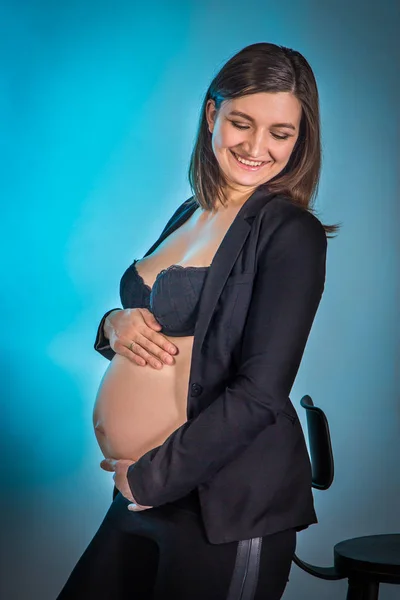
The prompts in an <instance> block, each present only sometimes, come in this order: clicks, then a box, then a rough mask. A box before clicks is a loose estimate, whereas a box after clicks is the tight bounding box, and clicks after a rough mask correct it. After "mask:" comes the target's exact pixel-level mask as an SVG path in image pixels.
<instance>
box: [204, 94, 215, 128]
mask: <svg viewBox="0 0 400 600" xmlns="http://www.w3.org/2000/svg"><path fill="white" fill-rule="evenodd" d="M216 114H217V110H216V108H215V100H211V99H210V100H208V101H207V104H206V119H207V123H208V130H209V132H210V133H212V132H213V131H214V125H215V117H216Z"/></svg>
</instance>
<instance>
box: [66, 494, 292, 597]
mask: <svg viewBox="0 0 400 600" xmlns="http://www.w3.org/2000/svg"><path fill="white" fill-rule="evenodd" d="M128 504H129V501H128V500H127V499H126V498H124V497H123V496H122V495H121V494H120V493H118V494H117V496H116V497H115V499H114V501H113V503H112V505H111V507H110V509H109V510H108V512H107V514H106V516H105V518H104V520H103V522H102V524H101V525H100V528H99V529H98V531H97V533H96V535H95V536H94V538H93V539H92V541H91V542H90V544H89V546H88V547H87V549H86V550H85V552H84V553H83V555H82V557H81V558H80V560H79V561H78V563H77V565H76V566H75V568H74V570H73V571H72V573H71V575H70V577H69V579H68V581H67V583H66V584H65V586H64V588H63V589H62V591H61V593H60V595H59V596H58V598H57V600H125V599H126V600H170V599H171V600H205V599H207V600H279V599H280V598H281V597H282V594H283V592H284V589H285V587H286V584H287V581H288V577H289V572H290V567H291V562H292V556H293V553H294V551H295V546H296V531H295V530H294V529H288V530H285V531H281V532H279V533H275V534H273V535H268V536H264V537H262V538H254V539H252V540H247V541H241V542H229V543H226V544H210V543H209V542H208V541H207V538H206V535H205V531H204V526H203V523H202V520H201V515H200V505H199V499H198V495H197V493H196V492H192V493H191V494H189V495H188V496H186V497H185V498H181V499H179V500H177V501H176V502H171V503H168V504H165V505H163V506H159V507H155V508H151V509H147V510H143V511H140V512H131V511H129V510H128V509H127V506H128Z"/></svg>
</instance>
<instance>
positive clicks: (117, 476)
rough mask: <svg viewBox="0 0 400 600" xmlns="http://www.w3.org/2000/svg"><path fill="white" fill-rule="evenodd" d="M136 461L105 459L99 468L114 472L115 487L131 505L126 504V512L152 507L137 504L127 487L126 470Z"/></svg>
mask: <svg viewBox="0 0 400 600" xmlns="http://www.w3.org/2000/svg"><path fill="white" fill-rule="evenodd" d="M135 462H136V461H134V460H125V459H120V460H116V459H114V458H105V459H104V460H102V461H101V463H100V467H101V468H102V469H104V471H111V472H112V471H114V475H113V479H114V483H115V487H116V488H117V489H118V490H119V491H120V492H121V494H122V495H123V496H124V497H125V498H127V499H128V500H130V501H131V502H132V504H128V510H132V511H134V512H137V511H139V510H146V509H148V508H153V507H152V506H142V505H141V504H138V503H137V502H136V500H135V498H134V497H133V496H132V492H131V488H130V487H129V483H128V479H127V473H128V468H129V467H130V466H131V465H133V464H134V463H135Z"/></svg>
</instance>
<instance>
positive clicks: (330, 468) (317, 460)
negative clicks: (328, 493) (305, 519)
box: [300, 395, 334, 490]
mask: <svg viewBox="0 0 400 600" xmlns="http://www.w3.org/2000/svg"><path fill="white" fill-rule="evenodd" d="M300 404H301V406H302V407H303V408H305V409H306V417H307V429H308V442H309V447H310V455H311V456H310V458H311V466H312V486H313V488H315V489H317V490H327V489H328V488H329V487H330V486H331V484H332V481H333V476H334V462H333V453H332V445H331V435H330V433H329V425H328V420H327V418H326V415H325V413H324V411H323V410H322V409H321V408H318V407H317V406H314V403H313V401H312V399H311V397H310V396H308V395H305V396H303V398H302V399H301V400H300Z"/></svg>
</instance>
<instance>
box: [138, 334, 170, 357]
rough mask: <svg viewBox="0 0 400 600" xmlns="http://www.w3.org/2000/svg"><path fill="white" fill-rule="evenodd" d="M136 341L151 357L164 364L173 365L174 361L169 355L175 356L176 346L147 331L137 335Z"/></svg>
mask: <svg viewBox="0 0 400 600" xmlns="http://www.w3.org/2000/svg"><path fill="white" fill-rule="evenodd" d="M136 341H137V343H138V344H139V346H141V347H142V348H144V349H145V350H147V351H148V352H149V353H150V355H151V356H155V357H156V359H159V360H161V361H162V362H164V363H166V364H170V365H172V364H174V362H175V359H174V358H173V356H171V354H176V351H175V348H176V346H174V345H173V344H171V343H170V342H169V341H168V340H166V339H165V338H164V337H163V336H162V335H160V334H158V333H156V332H154V331H150V330H147V331H146V332H140V333H138V335H137V336H136Z"/></svg>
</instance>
